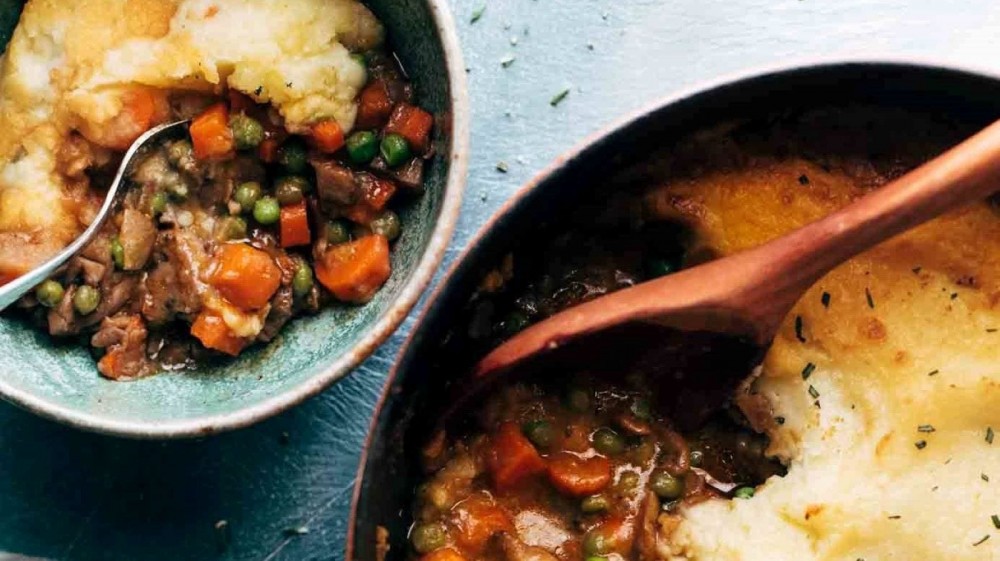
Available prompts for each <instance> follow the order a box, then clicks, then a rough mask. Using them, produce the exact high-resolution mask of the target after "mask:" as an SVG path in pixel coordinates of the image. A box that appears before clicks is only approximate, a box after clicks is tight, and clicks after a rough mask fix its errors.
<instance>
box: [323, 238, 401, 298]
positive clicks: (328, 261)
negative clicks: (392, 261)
mask: <svg viewBox="0 0 1000 561" xmlns="http://www.w3.org/2000/svg"><path fill="white" fill-rule="evenodd" d="M391 270H392V269H391V268H390V265H389V240H387V239H386V238H385V237H384V236H379V235H374V236H366V237H364V238H361V239H358V240H354V241H353V242H349V243H343V244H340V245H335V246H333V247H331V248H330V249H328V250H326V253H324V254H323V256H322V257H321V258H320V259H318V260H317V261H316V277H317V278H318V279H319V282H320V283H322V284H323V286H325V287H326V289H327V290H329V291H330V292H332V293H333V295H334V296H336V297H337V298H338V299H340V300H343V301H345V302H354V303H356V304H363V303H365V302H367V301H369V300H371V299H372V297H373V296H375V293H376V292H378V289H379V288H381V287H382V285H383V284H385V281H387V280H388V279H389V273H390V272H391Z"/></svg>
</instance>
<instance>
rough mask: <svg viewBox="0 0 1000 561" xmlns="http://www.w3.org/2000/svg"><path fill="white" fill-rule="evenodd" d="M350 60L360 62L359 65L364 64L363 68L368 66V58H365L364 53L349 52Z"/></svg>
mask: <svg viewBox="0 0 1000 561" xmlns="http://www.w3.org/2000/svg"><path fill="white" fill-rule="evenodd" d="M351 60H353V61H354V62H356V63H358V64H360V65H361V66H364V67H365V68H367V67H368V60H367V59H365V55H363V54H361V53H351Z"/></svg>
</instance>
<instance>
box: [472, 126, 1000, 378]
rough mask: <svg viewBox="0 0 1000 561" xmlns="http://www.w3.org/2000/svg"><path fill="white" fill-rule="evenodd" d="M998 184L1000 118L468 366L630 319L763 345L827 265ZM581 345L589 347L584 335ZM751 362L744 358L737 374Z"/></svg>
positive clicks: (486, 370) (500, 368)
mask: <svg viewBox="0 0 1000 561" xmlns="http://www.w3.org/2000/svg"><path fill="white" fill-rule="evenodd" d="M998 189H1000V121H998V122H996V123H994V124H992V125H990V126H989V127H987V128H986V129H984V130H983V131H981V132H979V133H977V134H976V135H975V136H973V137H971V138H969V139H968V140H966V141H964V142H962V143H961V144H959V145H958V146H956V147H954V148H952V149H951V150H949V151H948V152H946V153H944V154H943V155H941V156H939V157H937V158H935V159H934V160H932V161H930V162H928V163H926V164H924V165H923V166H920V167H919V168H917V169H915V170H913V171H912V172H910V173H908V174H906V175H905V176H903V177H901V178H899V179H897V180H896V181H893V182H892V183H890V184H888V185H886V186H884V187H882V188H881V189H878V190H877V191H875V192H873V193H871V194H870V195H868V196H866V197H864V198H862V199H860V200H858V201H856V202H854V203H852V204H850V205H848V206H847V207H844V208H842V209H841V210H839V211H837V212H835V213H833V214H831V215H829V216H827V217H826V218H823V219H822V220H819V221H817V222H814V223H812V224H810V225H808V226H804V227H802V228H800V229H798V230H795V231H794V232H791V233H790V234H788V235H786V236H783V237H781V238H779V239H776V240H774V241H771V242H769V243H767V244H765V245H763V246H760V247H757V248H755V249H752V250H749V251H746V252H743V253H739V254H736V255H733V256H731V257H727V258H724V259H719V260H717V261H713V262H710V263H707V264H705V265H702V266H698V267H694V268H691V269H688V270H686V271H681V272H679V273H677V274H674V275H670V276H666V277H662V278H659V279H656V280H652V281H648V282H645V283H642V284H639V285H636V286H634V287H631V288H628V289H625V290H621V291H619V292H615V293H612V294H609V295H607V296H602V297H600V298H597V299H595V300H591V301H589V302H587V303H584V304H581V305H579V306H575V307H573V308H570V309H568V310H566V311H563V312H561V313H559V314H556V315H554V316H552V317H550V318H548V319H546V320H544V321H542V322H540V323H538V324H535V325H533V326H531V327H529V328H527V329H525V330H524V331H522V332H520V333H519V334H517V335H516V336H514V337H513V338H511V339H509V340H507V341H506V342H505V343H503V344H502V345H500V346H499V347H497V348H496V349H494V350H493V351H492V352H490V353H489V354H488V355H487V356H486V357H485V358H483V359H482V360H481V361H480V362H479V363H478V364H477V365H476V368H475V370H474V374H475V376H474V380H475V381H476V382H477V384H476V385H475V386H476V387H482V386H483V385H485V384H486V383H488V382H489V381H490V380H491V379H493V378H496V377H497V376H498V375H499V374H501V373H503V372H506V371H508V370H509V369H510V368H511V367H512V366H514V365H517V364H520V363H522V362H524V361H526V360H527V359H529V358H532V357H534V356H536V355H543V354H547V353H550V352H551V351H553V350H555V349H559V348H561V347H563V346H564V345H566V344H567V343H569V342H571V341H574V340H579V339H580V338H581V337H582V336H584V335H591V334H596V333H598V332H603V331H606V330H608V329H610V328H612V327H616V326H620V325H624V324H628V323H633V322H640V323H642V322H645V323H655V324H660V325H663V326H666V327H668V328H671V329H673V330H679V331H681V332H701V333H709V334H717V335H718V336H719V337H720V338H722V339H727V340H730V341H731V340H733V339H739V340H744V341H748V342H750V343H753V344H756V345H758V346H760V347H761V348H766V347H768V346H769V345H770V344H771V342H772V341H773V339H774V337H775V335H776V334H777V331H778V328H779V327H780V326H781V324H782V322H783V321H784V318H785V317H786V316H787V315H788V313H789V312H790V311H791V309H792V307H793V306H794V305H795V303H796V302H797V301H798V300H799V298H800V297H801V296H802V294H803V293H804V292H805V291H806V290H807V289H808V288H809V287H810V286H812V285H813V284H814V283H815V282H816V281H817V280H819V279H820V277H822V276H823V275H825V274H826V273H827V272H829V271H830V270H831V269H833V268H834V267H836V266H838V265H839V264H841V263H843V262H844V261H846V260H847V259H849V258H851V257H853V256H854V255H857V254H858V253H860V252H862V251H864V250H866V249H868V248H870V247H872V246H875V245H877V244H879V243H880V242H882V241H885V240H887V239H889V238H891V237H892V236H895V235H896V234H899V233H902V232H904V231H906V230H908V229H910V228H912V227H914V226H917V225H919V224H921V223H923V222H926V221H928V220H930V219H932V218H935V217H937V216H939V215H941V214H943V213H945V212H947V211H949V210H952V209H955V208H957V207H959V206H961V205H963V204H966V203H971V202H974V201H977V200H981V199H983V198H985V197H987V196H989V195H990V194H991V193H993V192H995V191H997V190H998ZM799 336H800V337H801V335H799ZM587 344H588V345H591V343H590V339H589V338H588V339H587ZM591 347H593V345H591ZM608 352H613V351H608ZM723 358H724V357H720V360H721V359H723ZM753 366H754V365H749V364H748V365H747V369H746V371H745V372H747V373H749V371H750V369H751V368H752V367H753Z"/></svg>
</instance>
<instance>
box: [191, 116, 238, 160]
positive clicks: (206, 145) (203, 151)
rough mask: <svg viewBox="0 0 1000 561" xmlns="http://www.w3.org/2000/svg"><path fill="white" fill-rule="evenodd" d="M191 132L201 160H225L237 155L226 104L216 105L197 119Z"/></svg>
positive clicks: (196, 151) (195, 152)
mask: <svg viewBox="0 0 1000 561" xmlns="http://www.w3.org/2000/svg"><path fill="white" fill-rule="evenodd" d="M189 132H190V133H191V144H193V145H194V156H195V157H196V158H198V159H199V160H225V159H228V158H231V157H232V156H233V155H234V154H235V153H236V144H235V143H234V142H233V132H232V131H231V130H230V129H229V110H228V109H226V104H225V103H216V104H215V105H213V106H211V107H209V108H208V109H206V110H205V111H203V112H202V113H201V114H200V115H198V116H197V117H195V118H194V120H192V121H191V127H190V129H189Z"/></svg>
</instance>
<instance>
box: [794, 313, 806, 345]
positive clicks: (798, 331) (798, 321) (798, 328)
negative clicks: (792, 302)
mask: <svg viewBox="0 0 1000 561" xmlns="http://www.w3.org/2000/svg"><path fill="white" fill-rule="evenodd" d="M795 338H796V339H798V340H799V342H801V343H805V342H806V338H805V336H804V335H802V316H795Z"/></svg>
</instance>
